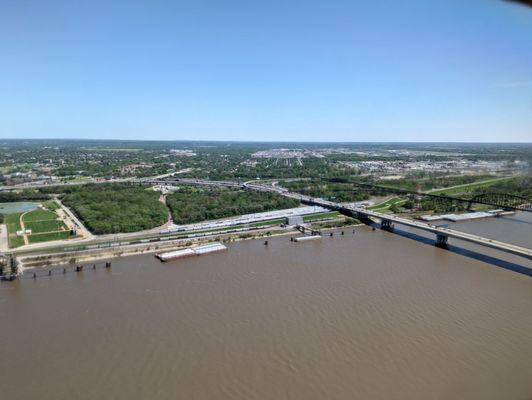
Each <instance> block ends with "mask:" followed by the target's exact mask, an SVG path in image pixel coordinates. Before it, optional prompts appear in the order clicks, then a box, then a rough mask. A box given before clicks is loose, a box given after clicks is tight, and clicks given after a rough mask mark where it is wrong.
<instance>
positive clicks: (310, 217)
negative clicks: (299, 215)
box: [303, 211, 338, 222]
mask: <svg viewBox="0 0 532 400" xmlns="http://www.w3.org/2000/svg"><path fill="white" fill-rule="evenodd" d="M337 217H338V211H330V212H324V213H319V214H311V215H305V216H304V217H303V221H304V222H312V221H319V220H320V219H328V218H337Z"/></svg>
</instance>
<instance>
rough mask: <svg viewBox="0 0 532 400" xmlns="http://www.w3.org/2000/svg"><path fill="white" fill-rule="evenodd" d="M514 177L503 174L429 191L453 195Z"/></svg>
mask: <svg viewBox="0 0 532 400" xmlns="http://www.w3.org/2000/svg"><path fill="white" fill-rule="evenodd" d="M514 178H515V177H513V176H503V177H499V178H491V179H484V180H481V181H477V182H471V183H466V184H463V185H456V186H450V187H446V188H441V189H434V190H429V191H428V192H427V193H430V194H440V195H444V194H446V195H452V194H459V193H466V192H468V191H470V190H473V189H478V188H483V187H489V186H491V185H494V184H496V183H500V182H504V181H508V180H511V179H514Z"/></svg>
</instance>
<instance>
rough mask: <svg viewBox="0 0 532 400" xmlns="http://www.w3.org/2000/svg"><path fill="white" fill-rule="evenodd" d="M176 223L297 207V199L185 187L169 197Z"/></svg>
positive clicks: (252, 192) (168, 201)
mask: <svg viewBox="0 0 532 400" xmlns="http://www.w3.org/2000/svg"><path fill="white" fill-rule="evenodd" d="M166 203H167V204H168V207H169V208H170V210H171V211H172V217H173V219H174V222H175V223H176V224H187V223H193V222H199V221H206V220H210V219H217V218H225V217H231V216H234V215H241V214H250V213H256V212H263V211H271V210H278V209H283V208H292V207H297V206H298V205H299V202H298V201H297V200H293V199H289V198H286V197H283V196H280V195H278V194H276V193H264V192H254V191H246V190H232V189H205V188H196V187H183V188H180V189H179V190H177V191H176V192H174V193H172V194H171V195H169V196H168V197H167V199H166Z"/></svg>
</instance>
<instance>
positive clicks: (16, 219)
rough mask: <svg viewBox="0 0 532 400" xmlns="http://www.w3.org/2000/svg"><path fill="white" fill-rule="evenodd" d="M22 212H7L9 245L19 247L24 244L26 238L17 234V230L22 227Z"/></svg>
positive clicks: (5, 219)
mask: <svg viewBox="0 0 532 400" xmlns="http://www.w3.org/2000/svg"><path fill="white" fill-rule="evenodd" d="M21 214H22V213H16V214H5V215H4V223H5V224H6V225H7V232H8V242H9V247H11V248H13V247H19V246H22V245H23V244H24V239H23V238H22V237H18V236H17V231H19V230H20V229H21V227H20V215H21Z"/></svg>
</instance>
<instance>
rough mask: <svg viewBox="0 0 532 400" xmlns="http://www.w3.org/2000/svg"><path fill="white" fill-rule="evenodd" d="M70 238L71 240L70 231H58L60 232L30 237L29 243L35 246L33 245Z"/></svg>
mask: <svg viewBox="0 0 532 400" xmlns="http://www.w3.org/2000/svg"><path fill="white" fill-rule="evenodd" d="M69 238H70V231H58V232H47V233H37V234H31V235H29V236H28V241H29V243H30V244H33V243H42V242H49V241H51V240H66V239H69Z"/></svg>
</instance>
